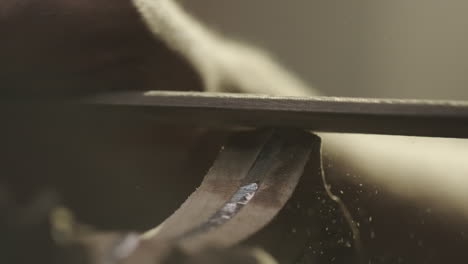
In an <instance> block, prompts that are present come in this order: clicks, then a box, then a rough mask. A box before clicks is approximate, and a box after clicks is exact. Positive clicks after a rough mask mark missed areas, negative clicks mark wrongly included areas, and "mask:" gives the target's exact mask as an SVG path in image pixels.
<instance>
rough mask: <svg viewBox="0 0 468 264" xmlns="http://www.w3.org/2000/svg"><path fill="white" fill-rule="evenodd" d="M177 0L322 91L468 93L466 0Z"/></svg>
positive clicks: (449, 95)
mask: <svg viewBox="0 0 468 264" xmlns="http://www.w3.org/2000/svg"><path fill="white" fill-rule="evenodd" d="M178 1H179V2H180V3H181V4H182V5H183V6H184V7H185V8H186V9H188V10H189V11H190V12H191V13H192V14H194V15H195V16H196V17H198V18H199V19H201V20H202V21H204V22H205V23H207V24H208V25H210V26H211V27H212V28H214V29H216V30H217V31H219V32H222V33H225V34H226V35H227V36H229V37H233V38H236V39H239V40H241V41H246V42H248V43H253V44H254V45H257V46H259V47H263V48H265V49H267V50H268V51H270V52H271V53H272V55H273V56H274V57H275V58H276V59H277V60H279V61H280V62H281V63H282V64H284V65H286V66H287V67H288V68H289V69H290V70H292V71H294V72H296V73H297V74H298V75H299V76H300V77H301V78H302V79H304V80H305V81H306V82H307V83H309V84H310V85H313V86H315V87H316V88H318V89H319V90H321V91H322V92H324V93H326V94H327V95H333V96H353V97H392V98H418V99H460V100H466V99H468V89H467V88H466V87H467V85H468V74H467V73H468V16H467V15H466V14H467V11H468V1H464V0H446V1H440V0H392V1H378V0H353V1H340V0H295V1H281V0H236V1H219V0H198V1H189V0H178Z"/></svg>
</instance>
